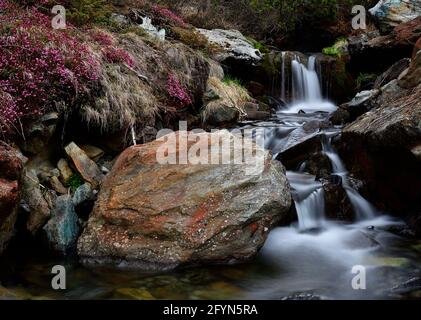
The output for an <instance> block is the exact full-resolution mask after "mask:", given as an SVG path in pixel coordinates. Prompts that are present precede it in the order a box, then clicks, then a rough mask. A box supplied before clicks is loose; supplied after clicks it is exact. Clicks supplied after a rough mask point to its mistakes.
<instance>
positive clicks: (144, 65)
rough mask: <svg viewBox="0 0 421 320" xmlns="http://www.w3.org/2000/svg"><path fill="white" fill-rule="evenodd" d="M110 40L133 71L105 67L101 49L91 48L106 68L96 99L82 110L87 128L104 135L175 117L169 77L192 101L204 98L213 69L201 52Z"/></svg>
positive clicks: (134, 38)
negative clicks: (127, 57)
mask: <svg viewBox="0 0 421 320" xmlns="http://www.w3.org/2000/svg"><path fill="white" fill-rule="evenodd" d="M103 33H106V32H105V31H103ZM108 35H110V36H112V37H113V38H114V42H115V46H117V47H120V48H123V49H125V50H126V51H127V52H128V53H129V54H130V55H131V56H132V58H133V60H134V62H135V65H134V67H133V68H131V67H128V66H127V65H124V64H111V63H107V62H106V61H105V59H104V57H103V54H102V53H101V46H100V45H98V44H96V43H92V44H91V46H92V48H93V51H94V52H96V54H97V58H98V60H100V61H101V64H102V67H101V74H100V85H99V90H98V93H97V97H95V99H93V100H94V102H93V103H91V104H89V105H85V106H84V107H83V108H82V110H81V112H82V115H83V117H84V119H85V121H86V122H87V123H88V125H91V126H97V127H100V128H101V130H102V131H103V132H110V131H116V130H119V129H124V128H128V127H131V126H135V128H136V129H138V130H139V129H140V130H141V129H143V128H144V127H145V126H154V124H155V122H156V119H157V118H162V117H165V114H166V113H170V112H171V110H170V107H169V106H167V107H166V99H167V90H166V85H167V79H168V74H169V73H170V72H171V73H173V74H176V75H177V78H178V79H179V80H180V82H181V83H182V84H183V86H185V87H186V88H187V89H188V90H189V92H191V93H192V96H193V98H195V97H199V96H200V97H201V93H202V92H203V91H204V90H205V87H206V79H207V78H208V75H209V64H208V62H207V60H206V59H205V58H204V57H203V55H202V54H201V53H200V52H197V51H194V50H193V49H191V48H189V47H187V46H186V45H184V44H181V43H174V42H170V41H165V42H160V41H158V40H156V39H152V38H151V37H148V36H140V35H139V34H136V33H134V32H133V33H132V32H128V33H124V34H110V33H108ZM166 108H167V109H168V108H169V109H168V110H167V109H166Z"/></svg>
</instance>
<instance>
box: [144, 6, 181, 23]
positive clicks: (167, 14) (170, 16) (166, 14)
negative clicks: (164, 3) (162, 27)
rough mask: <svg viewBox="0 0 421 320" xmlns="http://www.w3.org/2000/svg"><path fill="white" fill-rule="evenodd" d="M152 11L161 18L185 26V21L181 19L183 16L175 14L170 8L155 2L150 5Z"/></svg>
mask: <svg viewBox="0 0 421 320" xmlns="http://www.w3.org/2000/svg"><path fill="white" fill-rule="evenodd" d="M152 11H153V13H154V14H157V15H159V16H161V17H162V18H164V19H167V20H169V21H170V22H173V23H175V24H177V25H178V26H180V27H183V28H186V27H187V23H186V22H185V21H184V20H183V18H181V17H179V16H178V15H176V14H175V13H174V12H172V11H171V10H170V9H167V8H164V7H161V6H159V5H157V4H154V5H153V6H152Z"/></svg>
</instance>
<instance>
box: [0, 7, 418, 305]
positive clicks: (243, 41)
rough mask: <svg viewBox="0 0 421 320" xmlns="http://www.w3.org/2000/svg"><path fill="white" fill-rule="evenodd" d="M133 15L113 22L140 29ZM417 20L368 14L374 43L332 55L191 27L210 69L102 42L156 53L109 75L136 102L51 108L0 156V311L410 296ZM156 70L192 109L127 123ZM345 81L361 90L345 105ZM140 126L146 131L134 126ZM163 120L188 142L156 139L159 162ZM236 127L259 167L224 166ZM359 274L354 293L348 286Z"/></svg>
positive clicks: (181, 47)
mask: <svg viewBox="0 0 421 320" xmlns="http://www.w3.org/2000/svg"><path fill="white" fill-rule="evenodd" d="M401 6H403V7H402V8H401V9H402V10H407V9H408V8H407V4H406V3H404V2H403V1H402V3H401ZM383 9H384V7H378V8H376V10H377V11H378V10H383ZM376 10H374V11H373V12H374V13H372V14H373V15H374V16H376V14H375V12H377V11H376ZM408 10H409V9H408ZM417 10H418V7H417ZM140 13H142V12H140ZM140 13H139V12H137V11H132V12H131V14H129V15H128V16H117V17H116V16H114V18H119V19H118V20H119V21H120V22H118V21H115V22H116V23H123V24H124V25H126V27H127V24H129V25H131V26H132V27H135V28H141V26H140V20H142V19H141V18H140V16H139V14H140ZM133 14H134V17H131V15H133ZM414 14H415V16H414V17H413V16H412V13H411V15H410V16H408V15H399V13H397V14H396V15H397V17H393V19H392V18H391V17H389V15H390V13H385V14H383V13H382V14H380V13H378V12H377V16H376V17H377V19H378V20H380V21H378V22H379V23H380V26H381V28H380V31H381V34H380V31H375V32H363V33H361V34H357V35H355V36H351V37H349V39H348V40H347V41H345V42H346V43H345V44H344V43H342V42H341V43H342V44H341V46H340V47H335V48H334V49H335V50H338V51H340V54H338V56H336V57H332V56H327V55H324V54H321V53H316V54H304V53H301V52H292V51H280V50H276V49H273V50H272V49H271V50H268V52H266V53H265V54H262V52H260V50H259V49H257V48H256V47H255V44H253V43H252V42H250V40H248V39H247V38H246V37H244V36H243V35H242V34H241V33H240V32H238V31H235V30H220V29H215V30H204V29H196V28H191V29H189V32H190V33H191V34H190V35H192V34H193V35H195V36H196V37H198V36H199V35H200V37H201V38H200V39H202V40H203V38H204V39H205V40H206V41H205V42H207V41H208V42H209V43H210V44H211V45H212V46H211V48H212V49H215V48H217V49H218V50H216V51H215V52H216V53H215V54H214V55H213V56H212V57H211V58H206V57H204V56H203V55H202V54H200V53H199V52H197V50H193V49H192V48H190V47H189V46H188V45H187V44H181V43H179V42H177V41H178V40H177V38H174V39H171V40H170V41H166V42H163V43H160V45H155V44H154V43H153V42H151V39H149V38H142V37H145V35H141V36H139V37H138V36H135V35H133V34H132V35H130V36H128V35H125V36H121V35H114V36H115V37H116V38H119V39H120V40H119V41H120V42H122V43H123V42H124V43H125V46H126V48H127V50H129V51H130V52H131V53H132V54H133V55H134V56H135V58H136V59H137V60H138V62H139V61H140V62H142V61H143V60H144V59H143V57H144V53H145V52H147V53H148V56H153V57H154V59H151V61H150V64H149V65H148V66H145V65H143V64H142V65H141V64H140V63H138V64H139V65H140V67H139V68H141V69H142V72H143V73H144V74H143V73H142V74H140V73H139V74H137V73H136V72H137V71H135V74H132V73H131V72H133V70H132V69H130V70H129V71H131V72H130V73H126V72H122V71H121V69H120V66H118V68H117V66H115V65H113V67H112V70H116V71H115V72H116V74H117V75H118V76H119V79H123V80H124V79H125V81H126V80H127V82H126V83H130V84H131V85H132V86H131V87H130V88H136V90H140V91H141V92H142V93H143V94H142V95H138V96H136V100H130V99H126V98H124V99H123V98H122V97H123V96H126V94H127V96H130V95H129V93H128V92H127V91H133V92H130V93H132V94H136V93H137V92H138V91H136V90H135V89H133V90H132V89H130V88H129V89H128V90H127V88H126V89H125V90H126V91H124V89H123V87H120V86H117V85H115V84H114V85H111V86H108V87H104V88H103V89H106V90H107V91H106V92H107V95H106V96H107V99H108V98H110V97H114V98H116V99H111V100H113V101H108V100H107V99H105V98H104V99H105V100H104V101H107V103H109V105H108V107H109V110H108V111H107V112H105V113H104V114H100V113H97V111H98V110H96V109H94V108H87V109H84V113H83V112H82V113H77V112H75V113H74V114H68V113H65V114H64V115H63V114H60V113H59V112H51V113H48V114H45V115H44V116H43V117H41V118H40V119H36V120H34V121H33V122H32V123H31V124H30V125H28V128H27V130H26V131H27V136H25V137H24V139H23V141H18V143H17V145H19V148H18V147H16V146H12V145H9V144H6V143H3V142H2V143H1V144H0V255H1V256H0V298H4V299H61V298H66V299H247V298H256V299H375V298H385V299H408V298H409V299H418V298H420V297H421V260H420V257H421V243H420V240H419V236H420V226H421V220H420V209H421V207H420V202H419V199H420V196H421V194H420V190H421V186H420V183H421V172H420V168H421V166H420V159H421V158H420V145H421V129H420V119H421V114H420V111H421V105H420V101H421V98H420V97H421V83H420V79H421V77H420V74H421V69H420V66H421V51H420V50H419V49H420V44H419V42H420V41H419V37H420V36H421V33H420V30H421V29H420V28H419V26H420V22H421V20H420V18H419V14H418V12H415V13H414ZM393 15H395V14H393ZM409 17H411V19H409ZM159 21H160V20H158V21H157V23H160V22H159ZM396 21H398V22H399V23H398V25H393V24H396ZM161 22H162V21H161ZM163 27H168V25H165V24H164V25H163ZM171 30H172V29H171ZM176 30H177V29H174V30H172V32H175V33H176ZM181 31H183V30H181ZM178 32H180V30H178ZM184 32H187V31H186V30H184ZM161 36H162V34H161ZM172 36H174V35H172ZM178 36H180V35H178ZM202 37H203V38H202ZM415 42H416V43H415ZM214 46H215V47H214ZM139 48H140V49H139ZM209 54H210V53H209ZM382 54H383V55H382ZM380 56H381V59H380ZM164 61H165V63H164ZM166 68H171V70H173V72H176V71H177V73H178V74H179V78H180V79H182V80H183V81H182V82H183V83H186V84H188V86H187V87H186V88H185V89H186V90H187V89H188V90H190V91H191V93H194V95H193V96H192V97H191V98H189V99H187V100H188V104H191V106H190V107H189V108H187V107H186V108H185V109H180V110H176V111H174V112H173V113H171V112H165V114H161V116H162V117H161V118H159V117H157V118H156V119H155V116H153V117H151V114H152V113H153V114H154V112H160V111H158V109H159V110H160V108H158V107H157V110H155V111H151V113H142V112H140V113H139V114H138V113H137V112H138V111H139V110H137V107H138V105H139V104H142V105H143V102H146V105H148V103H150V105H153V106H155V107H156V106H157V102H158V100H159V99H157V98H158V97H157V96H156V95H157V88H162V87H165V83H166V80H168V81H169V82H171V83H173V85H174V82H175V80H174V79H175V78H174V77H175V76H174V74H173V73H171V72H169V75H168V79H166V78H167V71H168V70H166ZM347 68H348V69H347ZM349 69H350V70H349ZM108 71H110V70H108ZM358 72H360V76H358V80H359V81H358V82H360V83H358V87H359V89H361V90H362V91H361V92H359V93H358V94H357V95H356V96H355V97H354V98H353V99H350V98H351V96H349V97H348V95H350V94H351V93H352V91H353V89H352V90H351V89H350V88H349V87H353V86H354V83H353V79H352V73H354V75H353V76H354V77H356V76H355V74H358ZM361 72H375V73H376V74H375V79H373V81H372V83H371V82H369V81H368V80H367V79H365V78H368V77H365V76H364V77H362V76H361ZM225 73H227V74H228V75H229V77H231V76H234V77H237V78H239V79H240V80H241V81H243V82H244V84H245V85H244V86H242V85H241V83H240V84H239V83H237V82H239V81H240V80H236V79H231V78H229V77H226V76H225ZM104 76H105V74H103V75H102V78H101V79H102V80H103V82H104V80H105V79H108V78H107V77H105V78H104ZM129 78H130V79H131V80H130V82H128V79H129ZM164 78H165V79H164ZM360 78H364V79H360ZM108 80H109V79H108ZM170 80H171V81H170ZM193 80H194V81H193ZM110 81H111V80H110ZM168 81H167V82H168ZM105 82H107V81H105ZM123 82H124V81H123ZM167 84H168V83H167ZM119 85H120V84H119ZM177 87H178V89H179V91H180V90H181V89H183V88H181V84H180V83H178V85H177ZM158 91H160V90H158ZM181 91H183V90H181ZM183 92H184V91H183ZM179 93H180V92H179ZM352 96H353V94H352ZM139 97H142V99H143V98H145V97H147V98H148V99H146V100H141V103H140V102H139V100H137V99H139ZM347 97H348V98H349V99H347ZM192 98H193V100H194V101H193V100H192ZM332 100H335V101H341V102H343V101H347V100H350V101H349V102H346V103H343V104H340V105H339V106H337V105H336V103H334V102H332ZM104 101H103V102H104ZM121 101H126V102H130V101H132V102H133V101H135V102H133V103H126V104H124V105H120V103H121ZM111 106H112V108H110V107H111ZM199 109H200V112H199ZM116 110H118V112H120V113H117V114H119V115H120V116H123V115H124V117H123V118H125V117H126V118H130V126H128V128H121V123H122V122H120V124H119V125H120V127H118V126H117V127H118V129H115V128H114V129H115V131H113V130H110V131H108V132H103V131H102V130H103V126H102V127H101V129H98V128H95V126H92V127H89V126H85V125H83V124H82V121H81V119H82V118H86V117H88V118H89V116H90V117H91V120H92V119H97V120H99V121H100V122H101V121H102V125H104V124H105V123H107V121H114V120H115V118H118V116H115V114H116ZM143 111H145V110H143ZM145 114H147V115H148V117H147V118H148V121H147V122H146V121H145V120H144V119H143V118H145ZM171 116H172V117H175V118H173V119H172V120H171ZM138 118H142V121H144V122H145V123H143V122H142V125H141V126H140V128H135V126H134V124H135V123H137V122H139V121H140V120H139V119H138ZM149 118H150V119H149ZM152 118H153V119H152ZM158 118H159V119H158ZM174 119H177V120H187V126H186V128H187V127H188V128H189V129H190V128H195V129H196V130H195V131H185V130H181V131H178V132H177V133H175V134H173V135H167V136H166V137H167V142H168V140H171V139H172V141H173V142H174V143H175V144H174V148H173V149H165V148H164V147H165V140H162V139H156V138H157V133H158V130H159V129H162V128H163V127H165V126H169V127H172V128H174V126H175V125H174V123H175V122H176V121H175V120H174ZM171 121H172V122H171ZM199 127H201V128H202V129H206V130H207V131H206V132H205V131H204V130H199V131H198V130H197V129H198V128H199ZM212 128H217V129H223V128H224V129H227V128H228V130H219V131H218V132H216V133H210V132H209V131H210V129H212ZM238 130H240V132H241V131H242V132H243V133H244V132H245V130H249V131H250V132H252V135H251V138H252V140H253V139H254V142H256V143H250V144H248V150H246V151H247V152H248V153H249V154H251V155H252V159H253V161H256V162H247V161H240V162H237V161H236V155H240V157H242V156H243V155H245V153H246V152H244V151H245V150H243V149H244V148H243V146H242V142H243V136H242V134H241V133H240V135H238V134H237V135H235V134H234V132H237V133H238ZM244 134H245V133H244ZM123 136H124V138H122V137H123ZM129 136H130V137H129ZM171 137H172V138H171ZM127 141H130V143H129V144H130V145H132V144H134V146H131V147H128V148H126V146H127ZM247 141H249V140H247ZM259 141H263V143H262V144H260V143H259ZM224 142H228V147H227V145H225V149H221V148H220V147H221V145H224ZM191 148H193V151H194V152H192V153H191V152H190V149H191ZM199 151H200V152H199ZM198 152H199V153H198ZM158 155H161V156H162V157H163V158H165V159H166V160H168V161H171V159H176V161H175V163H171V164H170V163H168V162H167V163H165V162H164V163H162V162H157V159H158V158H159V157H157V156H158ZM187 158H188V159H187ZM191 160H193V162H190V161H191ZM54 265H62V266H64V267H65V269H66V274H67V289H66V290H63V291H60V290H58V291H57V290H53V289H52V288H51V279H52V277H53V274H52V273H51V272H52V267H53V266H54ZM361 267H363V268H364V272H365V283H364V289H362V290H361V288H360V289H358V288H357V289H356V288H355V287H354V286H353V279H354V277H355V273H356V270H357V272H358V270H361ZM355 268H356V269H355Z"/></svg>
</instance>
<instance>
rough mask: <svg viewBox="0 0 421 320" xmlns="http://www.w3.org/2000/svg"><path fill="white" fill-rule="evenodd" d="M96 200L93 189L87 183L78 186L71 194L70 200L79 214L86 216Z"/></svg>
mask: <svg viewBox="0 0 421 320" xmlns="http://www.w3.org/2000/svg"><path fill="white" fill-rule="evenodd" d="M95 200H96V195H95V192H94V190H92V187H91V185H90V184H89V183H84V184H83V185H81V186H80V187H78V188H77V189H76V191H75V193H74V195H73V198H72V201H73V205H74V206H75V210H76V212H77V213H78V215H79V216H84V217H87V216H88V215H89V213H90V212H91V211H92V208H93V206H94V203H95Z"/></svg>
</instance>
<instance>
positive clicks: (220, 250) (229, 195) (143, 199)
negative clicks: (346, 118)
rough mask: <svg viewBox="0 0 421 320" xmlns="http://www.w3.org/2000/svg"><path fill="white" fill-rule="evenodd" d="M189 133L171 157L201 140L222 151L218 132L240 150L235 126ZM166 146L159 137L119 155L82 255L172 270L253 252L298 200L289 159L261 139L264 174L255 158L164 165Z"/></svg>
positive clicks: (82, 239)
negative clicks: (287, 169) (160, 155)
mask: <svg viewBox="0 0 421 320" xmlns="http://www.w3.org/2000/svg"><path fill="white" fill-rule="evenodd" d="M167 137H170V136H167ZM172 137H174V139H175V137H178V138H179V139H181V138H182V137H185V138H186V137H187V134H186V133H185V132H178V133H176V134H175V136H172ZM188 137H189V142H188V145H186V146H184V145H183V144H181V142H180V143H178V144H177V148H176V150H168V151H169V156H171V155H174V156H175V155H182V154H183V151H185V150H186V148H189V149H190V148H191V147H192V145H194V142H193V141H194V140H195V139H200V141H201V143H204V146H205V149H206V150H208V151H210V152H209V153H210V154H212V159H220V158H219V157H220V156H221V150H220V148H219V143H218V142H217V141H218V139H221V140H220V141H225V142H227V141H229V142H231V147H230V148H229V150H230V152H231V155H232V154H234V152H238V151H239V149H238V146H237V147H236V146H234V145H233V143H234V142H235V141H237V142H238V138H236V137H234V136H233V135H232V134H230V133H228V131H220V132H217V133H212V134H209V133H196V134H194V133H189V134H188ZM180 141H181V140H180ZM163 147H164V142H163V141H159V140H157V141H154V142H151V143H148V144H145V145H138V146H133V147H131V148H129V149H127V150H126V151H124V152H123V153H122V154H121V155H120V157H119V159H118V160H117V162H116V164H115V165H114V167H113V169H112V171H111V173H110V174H109V175H108V176H107V177H106V178H105V180H104V183H103V186H102V188H101V191H100V194H99V197H98V201H97V203H96V206H95V208H94V211H93V213H92V214H91V217H90V219H89V221H88V225H87V227H86V229H85V230H84V232H83V234H82V236H81V237H80V238H79V242H78V253H79V255H80V258H81V260H82V262H83V263H87V264H92V263H111V264H118V265H121V266H130V267H132V266H133V267H137V268H142V269H172V268H175V267H177V266H185V265H197V264H204V263H233V262H237V261H243V260H247V259H249V258H251V257H253V256H254V255H255V254H256V253H257V251H258V249H259V248H260V247H261V246H262V245H263V243H264V241H265V239H266V237H267V234H268V232H269V230H270V229H271V227H272V226H273V225H274V224H275V223H277V222H278V221H280V220H282V219H283V218H284V217H286V215H287V213H288V210H289V208H290V206H291V194H290V189H289V185H288V182H287V180H286V177H285V174H284V168H283V166H282V164H281V163H280V162H278V161H274V160H271V155H270V153H269V152H267V151H265V150H263V149H261V148H259V147H256V146H255V145H254V144H253V147H252V149H253V150H255V152H256V153H257V156H258V157H261V158H260V159H262V160H263V163H264V167H263V168H264V169H263V172H261V174H256V175H254V174H253V175H247V174H246V172H247V170H249V169H252V168H251V166H253V165H250V164H248V163H243V164H234V163H233V161H232V160H231V161H229V163H228V164H220V165H216V164H215V165H211V164H197V165H194V164H192V163H190V164H159V163H157V161H156V154H157V151H158V150H160V148H163ZM211 152H212V153H211ZM224 154H225V153H224ZM214 157H215V158H214Z"/></svg>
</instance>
